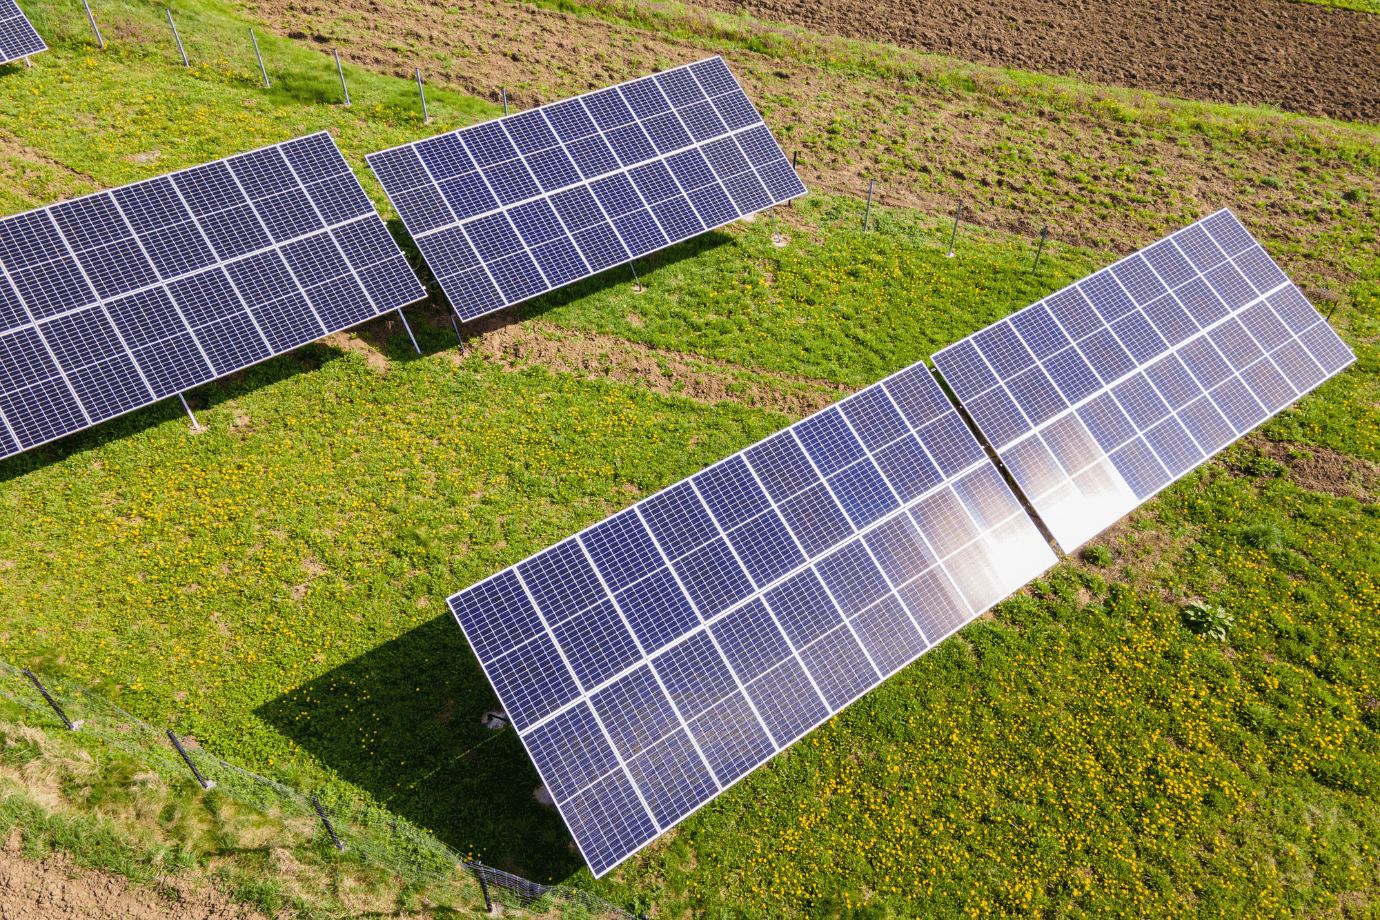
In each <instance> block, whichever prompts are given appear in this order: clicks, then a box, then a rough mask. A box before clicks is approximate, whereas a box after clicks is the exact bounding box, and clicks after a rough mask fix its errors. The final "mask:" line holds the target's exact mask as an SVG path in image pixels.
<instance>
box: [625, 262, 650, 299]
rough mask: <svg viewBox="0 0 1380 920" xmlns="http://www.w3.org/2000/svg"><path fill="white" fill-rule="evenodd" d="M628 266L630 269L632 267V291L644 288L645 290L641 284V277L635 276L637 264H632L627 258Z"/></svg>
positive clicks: (643, 289)
mask: <svg viewBox="0 0 1380 920" xmlns="http://www.w3.org/2000/svg"><path fill="white" fill-rule="evenodd" d="M628 268H631V269H632V275H633V290H634V291H645V290H647V289H646V288H645V287H643V285H642V279H641V278H639V277H638V276H637V266H636V265H633V263H632V259H629V260H628Z"/></svg>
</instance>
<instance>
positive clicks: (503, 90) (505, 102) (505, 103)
mask: <svg viewBox="0 0 1380 920" xmlns="http://www.w3.org/2000/svg"><path fill="white" fill-rule="evenodd" d="M498 91H499V92H500V93H502V94H503V114H504V115H507V114H508V87H506V86H500V87H499V88H498Z"/></svg>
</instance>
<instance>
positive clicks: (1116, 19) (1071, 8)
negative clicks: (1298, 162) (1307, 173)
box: [696, 0, 1380, 123]
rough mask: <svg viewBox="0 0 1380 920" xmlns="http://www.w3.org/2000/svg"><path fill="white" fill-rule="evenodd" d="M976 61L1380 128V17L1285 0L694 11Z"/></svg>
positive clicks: (728, 5) (793, 1) (724, 0)
mask: <svg viewBox="0 0 1380 920" xmlns="http://www.w3.org/2000/svg"><path fill="white" fill-rule="evenodd" d="M696 5H698V6H703V7H706V8H708V9H712V10H718V11H720V12H737V11H739V10H745V11H746V12H748V13H749V14H750V15H752V16H755V17H758V18H761V19H770V20H775V21H777V22H789V23H793V24H795V25H799V26H804V27H806V28H809V29H814V30H816V31H820V32H828V33H831V34H834V35H840V36H845V37H848V38H860V39H867V40H872V41H883V42H889V43H892V44H896V45H901V46H904V47H908V48H915V49H917V50H921V51H930V52H934V53H937V54H946V55H951V56H953V57H958V58H962V59H964V60H967V61H977V62H981V63H984V64H994V65H997V66H1000V67H1018V68H1021V69H1022V70H1031V71H1035V72H1037V73H1045V74H1054V75H1059V76H1065V75H1071V74H1076V75H1078V76H1080V77H1082V78H1084V79H1089V80H1091V81H1093V82H1098V83H1107V84H1112V85H1117V86H1126V87H1131V88H1135V89H1147V90H1152V91H1154V92H1157V93H1163V94H1165V95H1168V96H1177V97H1179V98H1182V99H1197V100H1202V101H1207V102H1225V103H1233V104H1242V103H1244V104H1252V105H1258V104H1265V103H1269V104H1274V105H1278V106H1280V107H1282V108H1284V109H1287V110H1289V111H1292V112H1303V113H1306V114H1310V115H1326V116H1330V117H1333V118H1342V119H1347V120H1350V121H1365V122H1371V123H1374V122H1377V121H1380V16H1374V15H1371V14H1369V13H1358V12H1353V11H1351V10H1341V9H1335V8H1333V7H1325V6H1316V5H1313V4H1307V3H1291V2H1287V0H1226V2H1218V0H1197V2H1192V3H1170V2H1167V0H1129V2H1128V0H1005V2H1002V3H990V2H989V3H983V4H977V3H965V4H953V3H945V2H941V0H835V2H832V3H827V4H825V3H816V2H812V0H696Z"/></svg>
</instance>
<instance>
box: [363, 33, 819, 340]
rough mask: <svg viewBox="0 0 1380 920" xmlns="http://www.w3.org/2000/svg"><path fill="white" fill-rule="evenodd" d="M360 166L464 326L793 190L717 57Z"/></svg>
mask: <svg viewBox="0 0 1380 920" xmlns="http://www.w3.org/2000/svg"><path fill="white" fill-rule="evenodd" d="M367 159H368V161H369V165H370V166H371V167H372V168H373V170H374V173H375V174H376V175H377V176H378V177H379V182H380V183H381V184H382V185H383V190H384V192H385V193H387V195H388V199H389V200H390V201H392V202H393V206H394V207H396V208H397V209H398V214H399V215H400V216H401V217H402V220H403V224H404V225H405V226H406V227H407V232H408V233H410V234H412V238H413V239H414V240H416V242H417V248H418V249H419V250H421V253H422V257H423V258H425V259H426V263H427V265H428V266H429V267H430V268H431V271H432V274H434V275H435V276H436V279H437V281H438V282H440V285H441V288H442V290H444V291H445V292H446V297H447V298H449V300H450V302H451V305H452V306H453V307H454V308H455V311H456V313H457V314H458V315H459V316H460V318H461V319H464V320H470V319H474V318H475V317H477V316H482V315H483V314H485V313H491V312H493V311H495V310H499V309H502V308H503V307H506V306H509V305H511V304H515V303H519V302H521V301H523V300H527V299H528V298H529V297H535V296H536V295H538V294H541V293H543V292H545V291H549V290H552V289H554V288H557V287H561V286H562V285H566V284H569V283H571V282H573V281H578V280H579V279H581V278H587V277H589V276H590V275H594V274H597V273H599V272H601V271H603V270H604V269H606V268H610V267H612V266H615V265H620V264H623V263H625V262H628V261H629V260H631V259H634V258H637V257H640V256H644V255H647V254H649V253H652V252H655V251H657V250H658V249H662V248H664V247H666V246H670V245H672V244H673V243H678V242H680V241H682V240H686V239H689V238H690V237H692V236H696V235H697V234H700V233H703V232H704V231H706V230H712V229H714V228H715V227H721V226H723V225H724V224H727V223H730V222H732V221H734V220H736V219H737V218H739V217H742V216H743V215H745V214H752V213H755V212H757V211H761V210H762V209H764V208H766V207H769V206H770V205H773V204H780V203H781V202H784V201H788V200H790V199H791V198H794V197H796V196H798V195H803V194H804V193H805V186H804V185H802V184H801V182H800V179H799V178H798V177H797V176H796V174H795V170H794V169H792V168H791V164H790V162H789V161H788V160H787V159H786V157H785V155H784V154H783V153H782V152H781V148H780V147H778V146H777V144H776V140H775V139H774V138H773V137H772V135H771V132H770V131H769V130H767V126H766V125H765V124H763V123H762V118H761V116H760V115H758V114H757V110H756V109H755V108H754V107H753V105H752V103H751V102H749V101H748V98H747V96H746V94H744V92H743V90H742V87H740V86H739V85H738V81H737V80H736V79H735V78H734V76H733V74H732V73H731V72H730V71H729V69H728V65H726V64H725V63H724V62H723V59H722V58H718V57H714V58H709V59H707V60H704V61H699V62H698V63H695V64H687V65H685V66H682V67H677V68H675V69H673V70H668V71H665V72H663V73H659V74H654V75H653V76H649V77H643V78H642V79H640V80H634V81H632V82H630V83H623V84H620V85H618V86H611V87H608V88H606V89H601V90H598V91H597V92H592V93H587V94H586V95H583V96H578V97H575V98H573V99H566V100H563V101H561V102H556V103H552V104H551V105H545V106H541V107H540V108H536V109H532V110H530V111H527V112H522V113H520V114H517V115H509V116H506V117H504V118H500V119H497V120H495V121H489V122H485V123H483V124H479V125H474V126H472V127H469V128H464V129H461V130H459V131H454V132H451V133H449V134H442V135H440V136H438V137H431V138H427V139H426V140H421V141H416V142H414V143H411V144H407V145H405V146H402V147H394V148H392V149H389V150H384V151H380V152H378V153H371V154H369V155H368V157H367Z"/></svg>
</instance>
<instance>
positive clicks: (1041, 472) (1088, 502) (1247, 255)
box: [934, 209, 1355, 551]
mask: <svg viewBox="0 0 1380 920" xmlns="http://www.w3.org/2000/svg"><path fill="white" fill-rule="evenodd" d="M1354 360H1355V356H1354V355H1352V353H1351V350H1350V349H1348V348H1347V347H1346V345H1345V344H1344V343H1343V342H1342V341H1341V339H1339V338H1338V337H1337V335H1336V333H1334V332H1333V331H1332V329H1331V327H1330V326H1328V324H1327V323H1326V322H1324V320H1323V317H1322V316H1321V315H1320V314H1319V313H1318V311H1317V310H1315V309H1314V308H1313V306H1312V305H1311V304H1310V303H1309V302H1308V300H1307V298H1305V297H1304V296H1303V294H1302V293H1301V292H1300V291H1299V289H1298V288H1297V287H1295V286H1294V284H1293V283H1292V282H1290V281H1289V279H1288V278H1287V277H1286V276H1285V274H1284V272H1283V271H1281V270H1280V268H1279V266H1277V265H1276V264H1275V263H1274V261H1273V260H1272V259H1271V258H1270V257H1269V256H1268V255H1267V254H1266V253H1265V250H1264V249H1262V248H1261V247H1260V244H1259V243H1257V242H1256V241H1255V240H1254V239H1253V238H1252V237H1251V235H1250V233H1249V232H1247V230H1246V229H1245V228H1244V227H1243V226H1242V225H1241V223H1240V222H1239V221H1238V220H1237V219H1236V217H1235V216H1233V215H1232V213H1231V212H1230V211H1228V210H1226V209H1223V210H1221V211H1218V212H1217V213H1215V214H1212V215H1211V216H1209V217H1206V218H1203V219H1202V220H1200V221H1198V222H1196V223H1194V224H1191V225H1189V226H1187V227H1184V228H1183V229H1182V230H1179V231H1177V232H1175V233H1174V234H1172V235H1171V236H1169V237H1166V238H1165V239H1163V240H1160V241H1159V242H1157V243H1155V244H1154V245H1152V246H1149V247H1147V248H1146V249H1143V250H1141V251H1140V252H1137V253H1135V254H1134V255H1131V256H1128V257H1127V258H1125V259H1122V260H1121V261H1119V262H1117V263H1115V264H1113V265H1110V266H1108V267H1107V268H1104V269H1102V270H1101V271H1098V272H1096V273H1095V274H1093V275H1090V276H1089V277H1087V278H1085V279H1083V280H1082V281H1079V282H1078V283H1077V284H1074V285H1071V286H1070V287H1067V288H1064V289H1063V290H1061V291H1058V292H1057V293H1054V294H1051V295H1050V296H1048V297H1046V298H1045V299H1044V300H1041V301H1039V302H1038V303H1035V304H1032V305H1031V306H1029V307H1026V308H1025V309H1023V310H1019V311H1017V312H1016V313H1013V314H1012V315H1011V316H1009V317H1007V318H1006V319H1004V320H1002V321H1000V322H998V323H994V324H993V325H991V326H988V327H987V328H985V329H982V330H981V331H979V332H976V333H974V334H973V335H971V336H969V337H968V338H966V339H963V340H961V341H959V342H956V343H954V344H953V345H950V346H949V347H948V348H945V349H944V350H942V351H940V352H938V353H937V354H935V355H934V363H935V367H937V368H938V369H939V371H940V373H942V374H943V375H944V379H945V381H946V382H947V383H948V384H949V385H950V386H951V387H952V388H953V391H954V393H955V395H956V396H957V397H958V399H959V401H960V403H961V404H962V405H963V407H964V408H965V409H966V410H967V411H968V413H969V414H970V416H971V417H972V419H973V421H974V422H975V423H976V424H977V426H978V428H979V429H980V431H981V432H982V434H983V436H984V437H985V438H986V439H987V440H988V442H989V443H990V444H991V446H992V447H993V448H994V449H995V450H996V452H997V454H998V455H999V456H1000V457H1001V459H1002V463H1003V464H1004V465H1005V466H1006V467H1007V469H1008V470H1009V471H1010V473H1011V475H1012V477H1013V478H1014V479H1015V481H1016V483H1017V484H1018V485H1019V486H1020V488H1021V490H1022V491H1023V492H1024V493H1025V495H1026V497H1027V498H1028V499H1029V501H1030V502H1031V504H1032V506H1033V507H1034V508H1035V510H1036V512H1037V513H1038V514H1039V515H1040V517H1041V518H1042V519H1043V520H1044V522H1045V524H1046V526H1047V527H1048V528H1049V530H1050V532H1051V533H1052V534H1053V536H1054V538H1055V539H1056V540H1057V541H1058V543H1059V545H1060V546H1061V547H1063V548H1064V549H1065V550H1070V551H1071V550H1072V549H1073V548H1075V547H1077V546H1078V545H1080V544H1082V543H1083V542H1085V541H1087V540H1088V539H1090V538H1091V537H1093V536H1095V535H1096V534H1098V533H1100V532H1101V531H1102V530H1104V529H1105V528H1106V527H1108V526H1109V525H1111V524H1112V523H1114V522H1115V521H1116V520H1117V519H1118V518H1120V517H1121V516H1122V515H1124V514H1126V513H1127V512H1128V511H1130V510H1131V509H1132V508H1134V507H1136V506H1137V505H1139V504H1140V503H1141V502H1144V501H1146V500H1147V499H1149V498H1150V497H1151V496H1153V495H1154V494H1156V493H1157V492H1159V491H1160V490H1161V489H1163V488H1165V487H1167V486H1168V485H1170V484H1171V483H1172V482H1173V481H1174V480H1175V479H1177V478H1178V477H1180V476H1182V475H1184V474H1185V473H1187V472H1188V471H1189V470H1191V469H1192V468H1193V467H1195V466H1197V465H1198V464H1199V463H1201V462H1203V461H1204V460H1205V459H1207V458H1208V457H1210V456H1212V455H1213V454H1215V453H1216V452H1218V451H1220V450H1222V449H1223V448H1224V447H1226V446H1227V445H1229V444H1230V443H1232V442H1233V441H1235V440H1236V439H1237V438H1239V437H1241V436H1242V435H1244V434H1246V433H1247V432H1249V431H1250V430H1251V429H1253V428H1254V427H1256V426H1257V425H1259V424H1260V423H1261V422H1263V421H1265V420H1266V419H1267V418H1269V417H1270V416H1272V415H1274V414H1275V413H1277V412H1279V411H1280V410H1282V409H1284V408H1285V407H1286V406H1288V405H1289V404H1290V403H1293V402H1294V401H1295V400H1297V399H1298V398H1299V397H1301V396H1303V395H1304V394H1305V393H1307V392H1309V391H1310V390H1312V389H1313V388H1315V387H1317V386H1318V385H1319V384H1321V383H1322V382H1323V381H1325V380H1327V379H1328V378H1329V377H1331V376H1333V375H1334V374H1337V373H1339V372H1340V371H1342V370H1343V369H1345V368H1346V367H1347V366H1348V365H1350V364H1351V363H1352V362H1353V361H1354Z"/></svg>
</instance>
